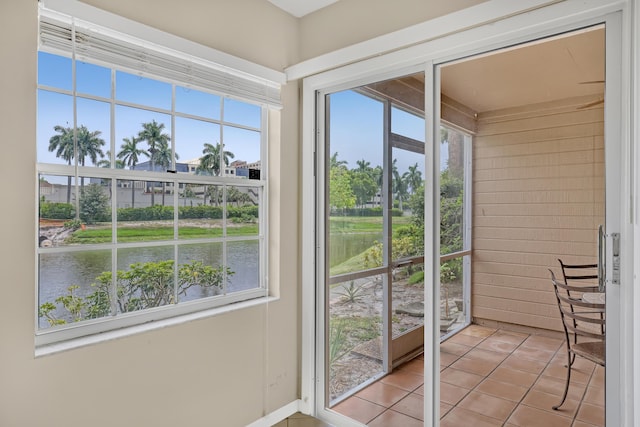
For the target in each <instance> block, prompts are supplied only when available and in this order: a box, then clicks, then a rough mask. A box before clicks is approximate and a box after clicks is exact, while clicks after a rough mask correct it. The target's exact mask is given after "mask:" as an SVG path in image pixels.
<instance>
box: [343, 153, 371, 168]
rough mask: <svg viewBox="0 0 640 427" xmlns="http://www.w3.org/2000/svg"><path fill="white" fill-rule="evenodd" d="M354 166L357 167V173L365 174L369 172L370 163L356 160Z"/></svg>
mask: <svg viewBox="0 0 640 427" xmlns="http://www.w3.org/2000/svg"><path fill="white" fill-rule="evenodd" d="M336 155H337V153H336ZM356 164H357V165H358V168H357V169H356V170H357V171H358V172H365V173H370V172H371V163H370V162H367V161H366V160H365V159H362V160H357V161H356Z"/></svg>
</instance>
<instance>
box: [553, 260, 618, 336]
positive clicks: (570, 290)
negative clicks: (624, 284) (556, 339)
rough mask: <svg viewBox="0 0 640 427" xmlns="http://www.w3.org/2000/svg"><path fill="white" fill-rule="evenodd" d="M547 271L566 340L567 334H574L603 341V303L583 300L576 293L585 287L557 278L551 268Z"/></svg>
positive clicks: (582, 290)
mask: <svg viewBox="0 0 640 427" xmlns="http://www.w3.org/2000/svg"><path fill="white" fill-rule="evenodd" d="M549 272H550V273H551V283H553V289H554V292H555V295H556V301H557V302H558V309H559V310H560V317H561V319H562V326H563V327H564V332H565V335H566V337H567V340H569V334H575V335H576V336H583V337H587V338H591V339H595V340H602V341H604V339H605V324H606V321H605V318H604V310H605V305H604V304H600V303H591V302H586V301H583V300H582V298H581V297H577V295H578V293H580V295H581V293H583V292H584V291H585V287H583V286H572V285H567V284H566V283H563V281H561V280H557V279H556V276H555V274H554V273H553V271H552V270H551V269H550V270H549ZM596 289H597V286H596ZM567 342H568V341H567Z"/></svg>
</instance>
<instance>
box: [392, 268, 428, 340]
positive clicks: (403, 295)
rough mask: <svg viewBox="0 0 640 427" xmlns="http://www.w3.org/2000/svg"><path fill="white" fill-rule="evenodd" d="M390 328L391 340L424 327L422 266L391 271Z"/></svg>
mask: <svg viewBox="0 0 640 427" xmlns="http://www.w3.org/2000/svg"><path fill="white" fill-rule="evenodd" d="M392 276H393V284H392V290H391V292H392V301H391V304H392V310H393V314H392V317H391V327H392V332H393V338H396V337H399V336H400V335H403V334H405V333H407V332H409V331H411V330H413V329H415V328H418V327H420V326H422V325H424V264H412V265H405V266H402V267H397V268H395V269H394V270H393V275H392Z"/></svg>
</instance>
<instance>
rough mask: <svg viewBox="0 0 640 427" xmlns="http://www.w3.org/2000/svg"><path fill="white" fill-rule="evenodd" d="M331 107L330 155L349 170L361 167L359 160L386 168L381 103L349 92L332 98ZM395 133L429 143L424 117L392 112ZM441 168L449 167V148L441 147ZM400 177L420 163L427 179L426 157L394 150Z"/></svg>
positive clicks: (394, 110)
mask: <svg viewBox="0 0 640 427" xmlns="http://www.w3.org/2000/svg"><path fill="white" fill-rule="evenodd" d="M329 98H330V99H329V105H330V107H329V108H330V144H331V146H330V153H329V155H333V154H334V153H335V152H338V160H343V161H346V162H347V167H348V168H349V169H353V168H356V167H357V163H356V162H357V161H358V160H363V159H364V160H365V161H367V162H369V163H370V164H371V167H375V166H377V165H380V166H382V155H383V153H382V150H383V147H382V141H383V105H382V103H381V102H379V101H377V100H375V99H373V98H370V97H367V96H365V95H362V94H360V93H357V92H354V91H352V90H346V91H342V92H336V93H333V94H331V95H329ZM391 131H392V132H394V133H397V134H399V135H403V136H406V137H410V138H413V139H416V140H418V141H423V142H424V141H425V122H424V118H423V117H419V116H416V115H414V114H410V113H408V112H406V111H404V110H400V109H398V108H395V107H394V108H392V111H391ZM440 150H441V167H443V168H444V167H446V160H445V159H446V157H447V146H446V145H441V146H440ZM393 158H396V159H397V163H396V164H397V166H398V171H399V172H400V174H402V173H404V172H406V171H407V169H408V168H409V166H412V165H414V164H416V163H418V169H419V170H420V171H421V172H422V176H423V177H424V159H423V156H422V155H419V154H416V153H411V152H407V151H404V150H394V152H393Z"/></svg>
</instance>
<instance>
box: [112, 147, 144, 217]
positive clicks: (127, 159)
mask: <svg viewBox="0 0 640 427" xmlns="http://www.w3.org/2000/svg"><path fill="white" fill-rule="evenodd" d="M122 141H123V142H124V144H122V145H121V146H120V152H119V153H118V159H120V161H122V162H123V163H124V164H126V165H127V166H129V169H135V167H136V165H137V164H138V161H139V160H140V156H147V157H149V153H147V152H146V151H145V150H143V149H142V148H138V142H140V140H139V139H138V138H136V137H135V136H132V137H131V138H122ZM134 183H135V181H134V180H131V207H132V208H133V207H135V201H136V192H135V188H134V187H135V186H134Z"/></svg>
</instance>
